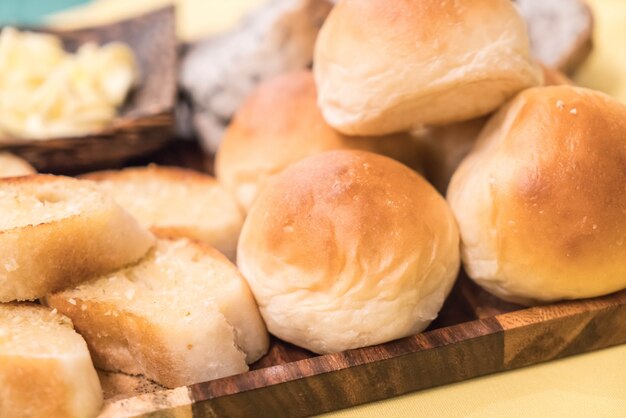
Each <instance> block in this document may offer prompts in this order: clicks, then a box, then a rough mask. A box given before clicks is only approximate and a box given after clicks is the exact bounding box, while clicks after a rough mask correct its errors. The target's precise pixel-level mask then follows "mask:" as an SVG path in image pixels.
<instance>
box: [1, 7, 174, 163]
mask: <svg viewBox="0 0 626 418" xmlns="http://www.w3.org/2000/svg"><path fill="white" fill-rule="evenodd" d="M40 31H43V32H48V33H53V34H55V35H58V36H59V37H60V38H61V39H62V40H63V43H64V45H65V47H66V49H68V50H69V51H73V50H75V49H77V48H78V46H80V45H81V44H83V43H85V42H88V41H91V42H96V43H99V44H102V43H106V42H111V41H121V42H124V43H126V44H127V45H128V46H129V47H130V48H131V49H132V50H133V52H134V53H135V56H136V58H137V62H138V65H139V69H140V72H141V80H140V84H139V86H138V87H137V88H136V89H135V90H134V91H133V92H132V93H131V95H130V97H129V98H128V100H127V102H126V104H125V105H124V106H123V107H122V109H120V113H119V114H118V116H117V117H116V118H115V119H114V120H113V121H112V123H111V125H110V126H108V127H107V128H106V129H104V130H103V131H101V132H98V133H96V134H92V135H87V136H82V137H72V138H55V139H50V140H2V141H0V150H6V151H11V152H13V153H15V154H17V155H20V156H22V157H23V158H25V159H26V160H28V161H29V162H30V163H31V164H33V165H34V166H35V168H37V170H39V171H42V172H52V173H62V174H75V173H78V172H81V171H87V170H93V169H100V168H107V167H120V166H122V165H123V164H124V163H125V162H126V161H127V160H128V159H129V158H132V157H137V156H140V155H145V154H147V153H150V152H152V151H155V150H157V149H159V148H161V147H163V145H164V144H165V143H166V142H167V141H169V140H170V139H171V137H172V129H173V124H174V113H173V112H174V104H175V100H176V88H177V56H176V55H177V44H176V34H175V24H174V10H173V8H171V7H169V8H166V9H161V10H158V11H156V12H152V13H149V14H146V15H143V16H140V17H137V18H134V19H130V20H125V21H121V22H118V23H114V24H111V25H107V26H100V27H94V28H89V29H81V30H73V31H53V30H40Z"/></svg>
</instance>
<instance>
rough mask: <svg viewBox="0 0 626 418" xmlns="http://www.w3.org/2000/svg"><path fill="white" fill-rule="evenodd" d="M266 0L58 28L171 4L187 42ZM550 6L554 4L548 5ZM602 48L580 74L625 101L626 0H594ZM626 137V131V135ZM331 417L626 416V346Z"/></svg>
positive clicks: (152, 2)
mask: <svg viewBox="0 0 626 418" xmlns="http://www.w3.org/2000/svg"><path fill="white" fill-rule="evenodd" d="M263 1H264V0H132V1H131V0H96V1H95V2H94V3H92V4H90V5H88V6H83V7H81V8H79V9H77V10H74V11H70V12H66V13H63V14H61V15H57V16H54V17H53V19H52V21H53V22H54V23H55V24H57V25H64V26H66V27H76V26H81V25H91V24H96V23H105V22H110V21H113V20H116V19H120V18H123V17H128V16H131V15H133V14H137V13H140V12H144V11H147V10H150V9H153V8H156V7H160V6H163V5H165V4H169V3H176V4H178V6H179V16H178V24H179V35H180V36H181V38H183V39H185V40H189V39H194V38H197V37H199V36H202V35H206V34H210V33H215V32H218V31H220V30H223V29H224V28H227V27H228V26H230V25H232V24H233V23H234V22H235V21H236V20H237V19H238V18H239V16H240V15H241V14H242V13H243V11H245V10H247V9H248V8H250V7H251V6H253V5H257V4H259V3H261V2H263ZM545 1H550V0H545ZM589 3H590V5H591V6H592V7H593V9H594V14H595V17H596V26H595V49H594V52H593V54H592V56H591V57H590V59H589V60H588V61H587V62H586V63H585V65H584V66H583V68H582V69H581V70H580V71H579V73H578V74H577V76H576V81H577V82H578V83H579V84H580V85H583V86H587V87H592V88H595V89H598V90H603V91H605V92H607V93H609V94H612V95H614V96H616V97H619V98H620V99H621V100H623V101H625V102H626V0H589ZM625 135H626V132H625ZM625 326H626V324H625ZM328 416H329V417H337V418H348V417H401V416H407V417H408V416H411V417H413V416H437V417H524V418H529V417H594V418H595V417H626V345H624V346H619V347H615V348H610V349H606V350H602V351H598V352H594V353H590V354H584V355H579V356H576V357H571V358H568V359H563V360H558V361H553V362H550V363H546V364H542V365H537V366H532V367H528V368H525V369H520V370H515V371H511V372H506V373H500V374H497V375H492V376H486V377H482V378H478V379H473V380H470V381H466V382H461V383H457V384H453V385H448V386H443V387H440V388H435V389H431V390H426V391H422V392H417V393H413V394H409V395H405V396H402V397H398V398H394V399H390V400H386V401H381V402H376V403H372V404H367V405H363V406H360V407H356V408H351V409H348V410H345V411H340V412H336V413H332V414H328Z"/></svg>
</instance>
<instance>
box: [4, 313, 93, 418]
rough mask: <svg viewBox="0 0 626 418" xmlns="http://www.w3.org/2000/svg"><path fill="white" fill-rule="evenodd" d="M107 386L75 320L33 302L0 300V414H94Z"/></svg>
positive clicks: (48, 417) (50, 417) (62, 417)
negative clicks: (73, 321) (95, 366)
mask: <svg viewBox="0 0 626 418" xmlns="http://www.w3.org/2000/svg"><path fill="white" fill-rule="evenodd" d="M101 406H102V389H101V388H100V382H99V380H98V375H97V374H96V370H95V369H94V367H93V363H92V362H91V358H90V357H89V351H88V350H87V344H85V340H83V339H82V337H81V336H80V335H78V334H77V333H76V332H75V331H74V330H73V329H72V322H71V321H70V320H69V319H68V318H67V317H65V316H63V315H60V314H58V313H57V312H56V311H55V310H50V309H48V308H46V307H43V306H40V305H34V304H30V303H29V304H16V303H9V304H0V417H11V418H19V417H29V418H35V417H42V418H43V417H45V418H57V417H58V418H72V417H75V418H79V417H85V418H88V417H94V416H96V415H97V413H98V411H99V410H100V407H101Z"/></svg>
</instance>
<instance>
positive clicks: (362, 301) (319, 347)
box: [237, 151, 459, 353]
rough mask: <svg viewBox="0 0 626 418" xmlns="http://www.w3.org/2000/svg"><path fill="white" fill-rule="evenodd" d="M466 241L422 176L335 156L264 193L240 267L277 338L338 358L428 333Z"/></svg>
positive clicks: (359, 156) (318, 159)
mask: <svg viewBox="0 0 626 418" xmlns="http://www.w3.org/2000/svg"><path fill="white" fill-rule="evenodd" d="M458 243H459V237H458V231H457V227H456V224H455V221H454V219H453V217H452V214H451V212H450V210H449V208H448V207H447V205H446V204H445V201H444V200H443V199H442V197H441V196H440V195H439V194H438V193H437V192H436V191H435V190H434V189H433V188H432V187H431V186H430V185H429V184H428V183H427V182H426V181H425V180H423V179H422V178H421V176H419V175H418V174H416V173H414V172H412V171H411V170H409V169H408V168H406V167H405V166H402V165H401V164H399V163H398V162H395V161H393V160H391V159H389V158H386V157H383V156H379V155H375V154H371V153H367V152H362V151H330V152H326V153H323V154H319V155H316V156H312V157H309V158H307V159H305V160H302V161H300V162H298V163H295V164H293V165H292V166H290V167H289V168H287V169H286V170H285V171H284V172H282V173H281V174H279V175H278V176H276V177H275V178H274V179H273V180H272V181H271V182H270V184H268V186H267V187H266V188H265V189H264V190H263V191H262V192H261V194H260V196H259V199H258V200H257V202H255V204H254V205H253V207H252V210H251V211H250V213H249V215H248V218H247V220H246V222H245V223H244V228H243V231H242V235H241V239H240V243H239V248H238V260H237V261H238V265H239V267H240V269H241V271H242V273H243V274H244V276H245V277H246V279H247V280H248V282H249V283H250V287H251V289H252V291H253V293H254V295H255V297H256V299H257V302H258V303H259V306H260V309H261V313H262V315H263V317H264V319H265V321H266V323H267V325H268V329H269V330H270V332H271V333H273V334H274V335H276V336H278V337H280V338H282V339H284V340H286V341H289V342H291V343H294V344H296V345H299V346H301V347H305V348H307V349H309V350H311V351H314V352H317V353H329V352H336V351H342V350H346V349H350V348H356V347H362V346H366V345H372V344H377V343H381V342H385V341H389V340H392V339H396V338H400V337H404V336H407V335H412V334H415V333H417V332H419V331H421V330H422V329H424V328H425V327H426V326H427V325H428V324H429V323H430V321H432V320H433V319H434V318H435V317H436V315H437V313H438V311H439V309H440V308H441V305H442V304H443V301H444V299H445V297H446V295H447V294H448V292H449V291H450V288H451V287H452V284H453V282H454V279H455V277H456V274H457V271H458V268H459V253H458V251H459V249H458Z"/></svg>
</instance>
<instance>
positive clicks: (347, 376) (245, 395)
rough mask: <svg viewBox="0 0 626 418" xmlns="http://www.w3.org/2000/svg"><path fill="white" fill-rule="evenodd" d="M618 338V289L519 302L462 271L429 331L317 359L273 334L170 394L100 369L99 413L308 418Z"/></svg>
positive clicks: (174, 152)
mask: <svg viewBox="0 0 626 418" xmlns="http://www.w3.org/2000/svg"><path fill="white" fill-rule="evenodd" d="M146 160H147V161H154V162H157V163H160V164H169V165H182V166H186V167H191V168H194V169H197V170H201V171H211V167H212V161H211V159H210V157H205V156H203V155H202V153H201V151H200V150H199V148H198V146H197V145H195V144H193V143H175V144H172V145H170V146H169V147H168V148H166V149H164V150H163V151H161V152H159V153H156V154H153V155H150V156H148V157H147V158H146ZM147 161H136V162H137V163H145V162H147ZM623 343H626V290H624V291H622V292H618V293H614V294H612V295H608V296H604V297H600V298H595V299H586V300H579V301H571V302H560V303H555V304H551V305H545V306H538V307H533V308H526V307H523V306H519V305H514V304H511V303H507V302H503V301H501V300H500V299H498V298H496V297H495V296H492V295H490V294H489V293H487V292H485V291H484V290H482V289H481V288H480V287H478V286H477V285H475V284H474V283H473V282H471V281H470V280H469V279H467V278H466V277H465V276H464V275H461V276H460V278H459V280H458V281H457V283H456V285H455V287H454V289H453V291H452V293H451V294H450V296H449V297H448V299H447V300H446V303H445V305H444V307H443V309H442V311H441V313H440V314H439V317H438V318H437V320H436V321H435V322H433V323H432V324H431V326H430V327H429V328H428V330H427V331H426V332H424V333H422V334H419V335H416V336H413V337H409V338H404V339H402V340H397V341H392V342H390V343H387V344H381V345H378V346H373V347H367V348H362V349H358V350H350V351H346V352H342V353H337V354H330V355H325V356H318V355H315V354H313V353H310V352H308V351H306V350H303V349H300V348H298V347H295V346H293V345H290V344H287V343H285V342H283V341H280V340H278V339H273V340H272V343H271V348H270V351H269V353H268V354H267V355H266V356H265V357H263V358H262V359H261V360H259V361H258V362H257V363H255V364H253V365H252V367H251V369H252V370H251V371H249V372H247V373H243V374H240V375H237V376H231V377H226V378H223V379H218V380H214V381H211V382H206V383H199V384H196V385H192V386H189V387H181V388H178V389H173V390H167V389H164V388H162V387H159V386H158V385H156V384H155V383H152V382H150V381H148V380H146V379H144V378H142V377H141V376H127V375H123V374H117V373H104V372H103V373H101V374H100V377H101V381H102V384H103V387H104V390H105V398H106V399H107V400H106V403H105V408H104V410H103V411H102V414H101V418H104V417H106V418H110V417H111V418H112V417H115V418H117V417H131V416H159V417H177V418H182V417H185V418H187V417H216V416H220V417H221V416H224V417H247V416H254V417H283V416H306V415H314V414H319V413H323V412H328V411H333V410H337V409H341V408H346V407H350V406H354V405H358V404H362V403H366V402H372V401H376V400H380V399H386V398H391V397H394V396H398V395H401V394H404V393H408V392H413V391H418V390H422V389H427V388H431V387H435V386H440V385H444V384H448V383H453V382H458V381H462V380H467V379H471V378H473V377H477V376H482V375H486V374H490V373H496V372H501V371H505V370H511V369H516V368H519V367H524V366H529V365H532V364H537V363H541V362H544V361H549V360H552V359H556V358H560V357H565V356H570V355H574V354H579V353H584V352H587V351H592V350H597V349H601V348H605V347H610V346H613V345H617V344H623Z"/></svg>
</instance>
